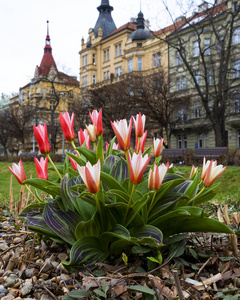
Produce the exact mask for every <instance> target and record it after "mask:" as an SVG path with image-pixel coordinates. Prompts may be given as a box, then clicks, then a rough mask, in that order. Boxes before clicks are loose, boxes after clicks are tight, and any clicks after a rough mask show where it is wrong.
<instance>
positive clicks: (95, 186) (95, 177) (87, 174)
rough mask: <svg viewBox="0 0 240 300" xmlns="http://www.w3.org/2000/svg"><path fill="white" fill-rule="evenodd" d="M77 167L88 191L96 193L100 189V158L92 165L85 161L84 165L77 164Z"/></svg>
mask: <svg viewBox="0 0 240 300" xmlns="http://www.w3.org/2000/svg"><path fill="white" fill-rule="evenodd" d="M77 169H78V172H79V174H80V176H81V177H82V180H83V181H84V183H85V185H86V187H87V189H88V191H89V192H90V193H92V194H96V193H97V192H98V191H99V189H100V171H101V162H100V159H99V160H98V162H97V164H95V165H93V166H92V165H91V163H90V162H87V164H86V166H85V167H80V166H79V165H77Z"/></svg>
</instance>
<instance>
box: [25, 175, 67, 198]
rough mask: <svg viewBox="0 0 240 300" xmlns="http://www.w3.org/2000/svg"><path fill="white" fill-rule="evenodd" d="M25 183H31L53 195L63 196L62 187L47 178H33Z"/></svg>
mask: <svg viewBox="0 0 240 300" xmlns="http://www.w3.org/2000/svg"><path fill="white" fill-rule="evenodd" d="M24 184H27V185H31V186H33V187H35V188H37V189H39V190H41V191H43V192H45V193H47V194H50V195H52V196H53V197H55V196H57V195H59V196H61V188H60V186H59V185H58V184H55V183H52V182H50V181H48V180H45V179H39V178H33V179H27V180H25V181H24Z"/></svg>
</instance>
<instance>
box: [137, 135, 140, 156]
mask: <svg viewBox="0 0 240 300" xmlns="http://www.w3.org/2000/svg"><path fill="white" fill-rule="evenodd" d="M139 146H140V137H138V144H137V154H138V152H139Z"/></svg>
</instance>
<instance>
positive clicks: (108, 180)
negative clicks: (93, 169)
mask: <svg viewBox="0 0 240 300" xmlns="http://www.w3.org/2000/svg"><path fill="white" fill-rule="evenodd" d="M101 180H102V182H103V183H104V184H106V185H107V186H108V187H109V188H110V189H114V190H120V191H122V192H125V193H126V190H125V189H124V188H123V187H122V185H121V184H119V183H118V182H117V180H116V179H114V178H113V177H112V176H111V175H109V174H107V173H104V172H101Z"/></svg>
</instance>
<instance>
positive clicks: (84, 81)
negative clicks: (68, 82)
mask: <svg viewBox="0 0 240 300" xmlns="http://www.w3.org/2000/svg"><path fill="white" fill-rule="evenodd" d="M82 84H83V87H86V86H87V85H88V76H83V81H82Z"/></svg>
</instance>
